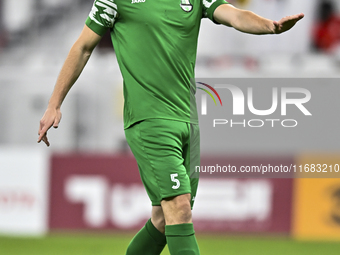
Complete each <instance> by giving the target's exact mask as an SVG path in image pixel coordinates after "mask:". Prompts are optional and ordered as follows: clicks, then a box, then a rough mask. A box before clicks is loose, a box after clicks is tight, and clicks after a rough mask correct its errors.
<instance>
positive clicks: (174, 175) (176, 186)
mask: <svg viewBox="0 0 340 255" xmlns="http://www.w3.org/2000/svg"><path fill="white" fill-rule="evenodd" d="M177 176H178V174H170V178H171V181H172V182H174V183H176V185H173V186H172V188H173V189H178V188H179V186H181V184H180V182H179V180H177V179H176V177H177Z"/></svg>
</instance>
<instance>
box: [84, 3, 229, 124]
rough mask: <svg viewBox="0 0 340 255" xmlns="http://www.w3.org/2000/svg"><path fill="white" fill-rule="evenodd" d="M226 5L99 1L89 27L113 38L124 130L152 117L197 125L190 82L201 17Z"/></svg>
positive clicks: (208, 15)
mask: <svg viewBox="0 0 340 255" xmlns="http://www.w3.org/2000/svg"><path fill="white" fill-rule="evenodd" d="M226 3H227V2H226V1H225V0H95V2H94V5H93V8H92V11H91V13H90V15H89V17H88V18H87V20H86V25H87V26H88V27H89V28H90V29H91V30H93V31H94V32H95V33H97V34H99V35H103V34H104V33H105V32H106V31H107V29H110V30H111V38H112V42H113V46H114V48H115V51H116V55H117V60H118V64H119V67H120V70H121V72H122V76H123V80H124V99H125V102H124V128H128V127H129V126H131V125H132V124H134V123H136V122H138V121H141V120H145V119H150V118H162V119H171V120H178V121H183V122H191V123H195V124H198V116H197V109H196V103H195V92H196V86H195V84H194V83H193V82H191V80H192V79H193V78H194V69H195V62H196V52H197V39H198V33H199V28H200V23H201V18H203V17H208V18H210V19H211V20H213V13H214V11H215V9H216V8H217V7H218V6H219V5H221V4H226Z"/></svg>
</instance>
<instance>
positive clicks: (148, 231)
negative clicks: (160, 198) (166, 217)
mask: <svg viewBox="0 0 340 255" xmlns="http://www.w3.org/2000/svg"><path fill="white" fill-rule="evenodd" d="M165 245H166V238H165V235H164V234H162V233H161V232H159V231H158V229H156V228H155V226H154V225H153V224H152V223H151V219H149V220H148V222H147V223H146V224H145V226H144V227H143V228H142V229H141V230H140V231H139V232H138V233H137V234H136V235H135V236H134V238H133V239H132V240H131V242H130V244H129V246H128V248H127V251H126V255H141V254H143V255H159V254H161V252H162V251H163V249H164V247H165Z"/></svg>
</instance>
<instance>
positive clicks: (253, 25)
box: [213, 4, 304, 35]
mask: <svg viewBox="0 0 340 255" xmlns="http://www.w3.org/2000/svg"><path fill="white" fill-rule="evenodd" d="M213 17H214V20H215V21H217V22H218V23H220V24H223V25H226V26H230V27H233V28H235V29H236V30H239V31H241V32H244V33H249V34H257V35H261V34H281V33H283V32H286V31H288V30H289V29H291V28H292V27H293V26H294V25H295V24H296V22H298V21H299V20H300V19H302V18H303V17H304V14H303V13H300V14H297V15H292V16H287V17H284V18H282V19H281V20H280V21H273V20H270V19H266V18H263V17H261V16H259V15H257V14H255V13H253V12H251V11H247V10H241V9H238V8H235V7H234V6H232V5H230V4H222V5H220V6H218V7H217V8H216V10H215V11H214V14H213Z"/></svg>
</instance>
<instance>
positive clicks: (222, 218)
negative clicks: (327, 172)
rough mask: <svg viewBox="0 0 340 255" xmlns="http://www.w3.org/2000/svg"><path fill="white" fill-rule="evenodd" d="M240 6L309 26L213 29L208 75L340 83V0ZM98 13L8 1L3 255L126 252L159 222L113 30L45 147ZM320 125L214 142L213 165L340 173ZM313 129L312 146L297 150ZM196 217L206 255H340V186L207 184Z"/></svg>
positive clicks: (239, 0) (0, 97)
mask: <svg viewBox="0 0 340 255" xmlns="http://www.w3.org/2000/svg"><path fill="white" fill-rule="evenodd" d="M230 2H232V3H233V4H235V6H238V7H240V8H244V9H249V10H252V11H254V12H256V13H257V14H259V15H262V16H264V17H267V18H270V19H274V20H278V19H280V18H281V17H284V16H287V15H290V14H295V13H300V12H303V13H305V15H306V16H305V19H303V20H302V21H301V22H300V23H299V24H297V26H296V27H295V28H294V29H293V30H292V31H290V32H289V33H287V34H283V35H280V36H252V35H245V34H241V33H239V32H237V31H235V30H233V29H230V28H225V27H222V26H216V25H214V24H213V23H212V22H210V21H209V20H203V21H202V29H201V34H200V38H199V47H198V58H197V66H196V76H197V77H202V78H225V77H232V78H258V77H261V78H263V77H271V78H273V77H274V78H275V77H282V78H287V77H289V78H326V79H328V78H335V79H336V78H339V74H340V1H339V0H334V1H331V0H329V1H328V0H327V1H321V0H318V1H317V0H298V1H294V0H233V1H230ZM92 3H93V0H73V1H69V0H20V1H13V0H0V131H1V132H0V254H6V255H7V254H18V255H19V254H64V255H66V254H72V255H76V254H124V251H125V248H126V246H127V244H128V242H129V240H130V238H131V237H132V236H133V234H134V233H135V232H136V231H137V230H138V229H139V228H140V227H141V226H142V225H143V224H144V222H145V220H146V219H147V218H148V215H149V213H150V205H149V202H148V199H147V197H146V194H145V191H144V189H143V187H142V185H141V182H140V180H139V176H138V171H137V166H136V162H135V160H134V158H133V156H132V155H131V152H130V150H129V148H128V146H127V144H126V141H125V137H124V131H123V120H122V107H123V98H122V78H121V75H120V71H119V68H118V65H117V62H116V59H115V53H114V50H112V45H111V42H110V37H109V35H108V34H107V35H106V36H105V37H104V38H103V40H102V41H101V43H100V45H99V46H98V47H97V48H96V50H95V52H94V53H93V55H92V57H91V59H90V61H89V63H88V64H87V66H86V68H85V70H84V72H83V74H82V76H81V77H80V79H79V80H78V82H77V84H76V85H75V86H74V87H73V89H72V91H71V92H70V94H69V95H68V97H67V99H66V100H65V102H64V104H63V107H62V112H63V119H62V122H61V125H60V127H59V129H58V131H55V130H51V131H50V132H49V137H50V141H51V144H52V146H51V147H50V148H48V149H46V148H45V146H44V145H42V144H40V145H37V144H36V143H35V141H36V139H37V137H38V136H37V131H38V124H39V120H40V118H41V117H42V115H43V113H44V111H45V108H46V106H47V102H48V99H49V96H50V94H51V92H52V89H53V86H54V82H55V80H56V77H57V75H58V72H59V70H60V68H61V65H62V64H63V61H64V60H65V58H66V55H67V53H68V51H69V49H70V47H71V46H72V44H73V43H74V41H75V40H76V38H77V37H78V35H79V34H80V31H81V29H82V27H83V25H84V22H85V19H86V17H87V15H88V13H89V11H90V9H91V7H92ZM136 43H138V42H136ZM328 88H329V87H328ZM329 93H330V92H329ZM327 96H330V97H331V95H330V94H328V95H327V94H326V99H325V104H326V102H327ZM333 99H334V95H333ZM335 112H336V110H335ZM335 114H336V113H335ZM336 123H337V124H339V123H338V122H336ZM337 127H338V126H337V125H335V126H334V129H335V130H336V129H337ZM320 128H322V126H321V127H320V125H315V126H313V125H311V126H310V128H309V129H308V130H301V131H300V133H297V134H296V135H297V136H296V139H295V138H294V139H292V140H291V141H290V142H289V140H287V139H286V138H281V140H279V141H278V142H276V143H275V144H270V139H271V138H267V140H266V142H264V143H258V144H256V147H254V146H253V145H250V144H247V142H245V140H243V142H242V139H239V141H237V140H235V139H236V138H235V137H234V138H231V142H230V141H229V143H227V144H225V143H224V144H223V145H222V143H221V144H219V143H214V144H213V145H212V144H209V139H203V146H202V148H201V150H202V161H203V162H212V161H213V160H215V159H216V160H217V161H218V162H221V164H226V165H227V164H228V163H230V162H232V164H234V165H239V164H241V163H244V162H247V164H248V165H252V164H258V162H265V163H271V164H303V163H305V162H310V160H311V159H312V160H316V159H320V160H321V161H322V162H323V163H329V164H339V163H340V153H339V152H340V146H339V143H338V142H337V138H338V135H337V133H336V131H334V129H332V131H330V130H331V129H329V128H328V127H327V124H326V125H325V126H324V128H325V129H323V130H322V131H321V129H320ZM302 133H303V134H304V135H306V136H309V137H310V139H311V140H313V141H314V142H311V143H306V142H305V140H299V135H302ZM321 133H322V138H323V139H317V137H318V136H319V135H320V134H321ZM202 135H203V136H204V129H203V130H202ZM233 139H234V140H233ZM210 140H211V139H210ZM237 142H239V143H238V144H237V145H236V143H237ZM289 144H290V145H289ZM261 164H262V163H261ZM193 215H194V220H195V224H196V231H197V233H198V239H199V243H200V247H201V251H202V254H206V255H209V254H214V255H218V254H241V255H246V254H252V255H255V254H261V255H265V254H278V255H280V254H308V255H311V254H338V253H339V250H340V242H339V241H340V179H336V178H333V179H325V178H324V179H302V178H300V179H298V178H296V179H293V178H288V179H263V178H262V179H256V178H255V179H249V178H248V179H235V178H234V179H227V178H203V179H202V181H201V186H200V189H199V195H198V199H197V202H196V205H195V208H194V211H193ZM164 254H168V252H167V251H164Z"/></svg>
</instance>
